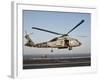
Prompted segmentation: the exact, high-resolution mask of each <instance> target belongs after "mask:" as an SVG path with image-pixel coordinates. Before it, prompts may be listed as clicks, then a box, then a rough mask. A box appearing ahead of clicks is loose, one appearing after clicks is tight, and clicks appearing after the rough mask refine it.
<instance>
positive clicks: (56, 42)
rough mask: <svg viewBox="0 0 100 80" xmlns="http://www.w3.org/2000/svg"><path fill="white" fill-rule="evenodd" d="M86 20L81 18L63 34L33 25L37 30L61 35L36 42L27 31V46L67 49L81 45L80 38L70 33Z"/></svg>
mask: <svg viewBox="0 0 100 80" xmlns="http://www.w3.org/2000/svg"><path fill="white" fill-rule="evenodd" d="M84 21H85V20H81V21H80V22H79V23H78V24H77V25H76V26H75V27H73V28H72V29H71V30H70V31H68V32H67V33H66V34H61V33H57V32H53V31H49V30H46V29H41V28H37V27H32V29H35V30H40V31H45V32H48V33H52V34H56V35H60V36H58V37H55V38H53V39H51V40H49V41H46V42H42V43H36V44H35V43H34V42H33V41H32V39H31V38H30V36H29V34H27V33H26V35H25V38H26V39H27V43H26V44H25V46H27V47H33V48H34V47H36V48H51V49H52V48H58V49H67V48H68V50H72V48H73V47H79V46H81V45H82V43H81V42H80V41H79V40H77V39H75V38H72V37H70V36H69V33H71V32H72V31H73V30H74V29H76V28H77V27H78V26H79V25H81V24H82V23H83V22H84ZM51 52H53V50H51Z"/></svg>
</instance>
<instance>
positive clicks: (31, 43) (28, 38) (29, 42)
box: [25, 34, 35, 47]
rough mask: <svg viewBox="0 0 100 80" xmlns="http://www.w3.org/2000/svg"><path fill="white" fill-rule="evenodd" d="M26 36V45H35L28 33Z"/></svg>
mask: <svg viewBox="0 0 100 80" xmlns="http://www.w3.org/2000/svg"><path fill="white" fill-rule="evenodd" d="M25 38H26V40H27V43H26V44H25V46H29V47H33V46H35V44H34V42H33V41H32V39H31V38H30V36H29V35H28V34H26V35H25Z"/></svg>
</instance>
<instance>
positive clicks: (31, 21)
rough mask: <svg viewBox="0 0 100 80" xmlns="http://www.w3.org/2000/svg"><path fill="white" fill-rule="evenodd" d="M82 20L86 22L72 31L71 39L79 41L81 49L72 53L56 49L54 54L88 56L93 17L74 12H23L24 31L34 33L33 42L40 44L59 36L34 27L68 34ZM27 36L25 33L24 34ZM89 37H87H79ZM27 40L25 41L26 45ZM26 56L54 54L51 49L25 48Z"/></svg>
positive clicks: (74, 49)
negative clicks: (33, 28)
mask: <svg viewBox="0 0 100 80" xmlns="http://www.w3.org/2000/svg"><path fill="white" fill-rule="evenodd" d="M82 19H84V20H85V22H84V23H83V24H81V25H80V26H79V27H78V28H76V29H75V30H74V31H72V32H71V33H70V34H69V35H70V37H73V38H76V39H78V40H79V41H80V42H81V43H82V45H81V46H80V47H76V48H73V49H72V51H69V50H68V49H62V50H59V49H54V52H53V53H54V54H62V53H64V54H66V53H72V54H73V53H74V54H77V53H78V54H83V53H84V54H88V53H90V51H91V50H90V47H91V40H90V39H91V15H90V14H89V13H73V12H52V11H29V10H24V11H23V29H24V32H25V30H26V31H27V32H28V33H31V32H33V35H31V36H30V37H31V38H32V40H33V42H35V43H40V42H45V41H48V40H50V39H52V38H54V37H56V36H57V35H54V34H51V33H47V32H42V31H38V30H32V27H38V28H42V29H47V30H50V31H55V32H58V33H64V34H65V33H67V32H68V31H69V30H70V29H72V28H73V27H74V26H75V25H77V24H78V23H79V22H80V21H81V20H82ZM24 35H25V33H24ZM79 36H87V37H79ZM25 42H26V40H25V39H24V43H25ZM24 54H52V53H51V52H50V49H38V48H37V49H36V48H29V47H25V46H24Z"/></svg>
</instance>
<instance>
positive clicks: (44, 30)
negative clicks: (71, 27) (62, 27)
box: [32, 27, 63, 35]
mask: <svg viewBox="0 0 100 80" xmlns="http://www.w3.org/2000/svg"><path fill="white" fill-rule="evenodd" d="M32 29H36V30H40V31H45V32H49V33H52V34H56V35H63V34H61V33H57V32H53V31H49V30H46V29H41V28H37V27H32Z"/></svg>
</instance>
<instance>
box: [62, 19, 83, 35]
mask: <svg viewBox="0 0 100 80" xmlns="http://www.w3.org/2000/svg"><path fill="white" fill-rule="evenodd" d="M83 22H84V20H81V21H80V22H79V23H78V24H77V25H76V26H75V27H73V28H72V29H71V30H70V31H69V32H68V33H67V34H64V35H62V36H67V35H68V34H69V33H70V32H72V31H73V30H74V29H75V28H77V27H78V26H79V25H81V24H82V23H83Z"/></svg>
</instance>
